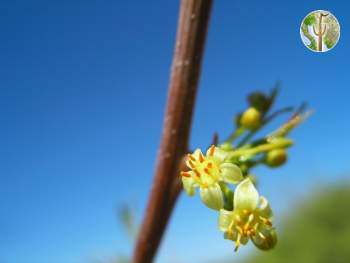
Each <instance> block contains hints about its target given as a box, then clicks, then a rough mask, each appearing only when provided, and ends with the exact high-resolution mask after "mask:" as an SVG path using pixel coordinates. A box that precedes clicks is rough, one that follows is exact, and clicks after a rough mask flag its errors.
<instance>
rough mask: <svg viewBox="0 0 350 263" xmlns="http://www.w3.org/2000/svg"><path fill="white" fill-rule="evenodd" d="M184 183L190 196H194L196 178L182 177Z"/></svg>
mask: <svg viewBox="0 0 350 263" xmlns="http://www.w3.org/2000/svg"><path fill="white" fill-rule="evenodd" d="M182 183H183V186H184V189H185V191H186V193H187V194H188V195H189V196H193V195H194V194H195V181H194V179H193V178H192V176H191V177H185V176H183V177H182Z"/></svg>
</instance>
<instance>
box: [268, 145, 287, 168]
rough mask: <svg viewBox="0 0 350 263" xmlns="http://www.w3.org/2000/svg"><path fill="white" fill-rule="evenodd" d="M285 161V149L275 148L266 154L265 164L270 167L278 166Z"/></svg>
mask: <svg viewBox="0 0 350 263" xmlns="http://www.w3.org/2000/svg"><path fill="white" fill-rule="evenodd" d="M286 161H287V151H286V150H285V149H275V150H272V151H269V152H268V153H267V156H266V164H267V165H268V166H270V167H278V166H281V165H282V164H284V163H285V162H286Z"/></svg>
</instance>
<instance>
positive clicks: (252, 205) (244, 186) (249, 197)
mask: <svg viewBox="0 0 350 263" xmlns="http://www.w3.org/2000/svg"><path fill="white" fill-rule="evenodd" d="M258 200H259V194H258V191H257V190H256V189H255V187H254V184H253V183H252V182H251V181H250V179H249V178H247V179H244V180H243V181H242V182H241V183H239V184H238V186H237V188H236V190H235V194H234V199H233V201H234V209H235V210H236V209H237V210H247V211H250V212H251V211H254V210H255V209H256V207H257V205H258Z"/></svg>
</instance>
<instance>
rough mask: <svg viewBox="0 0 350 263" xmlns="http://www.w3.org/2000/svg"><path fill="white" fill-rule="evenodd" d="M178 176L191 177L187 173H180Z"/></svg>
mask: <svg viewBox="0 0 350 263" xmlns="http://www.w3.org/2000/svg"><path fill="white" fill-rule="evenodd" d="M180 175H181V176H183V177H191V174H190V173H189V172H181V173H180Z"/></svg>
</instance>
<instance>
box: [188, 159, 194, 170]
mask: <svg viewBox="0 0 350 263" xmlns="http://www.w3.org/2000/svg"><path fill="white" fill-rule="evenodd" d="M188 163H189V164H190V166H191V168H192V169H193V168H194V167H196V166H195V165H194V163H193V162H192V161H191V160H189V161H188Z"/></svg>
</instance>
